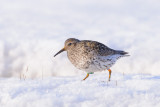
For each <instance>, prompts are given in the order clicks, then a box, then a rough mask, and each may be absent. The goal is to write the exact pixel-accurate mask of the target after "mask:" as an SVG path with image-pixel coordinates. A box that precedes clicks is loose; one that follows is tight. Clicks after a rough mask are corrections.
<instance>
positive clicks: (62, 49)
mask: <svg viewBox="0 0 160 107" xmlns="http://www.w3.org/2000/svg"><path fill="white" fill-rule="evenodd" d="M63 51H65V48H63V49H61V50H60V51H59V52H57V53H56V54H55V55H54V57H55V56H57V55H58V54H60V53H61V52H63Z"/></svg>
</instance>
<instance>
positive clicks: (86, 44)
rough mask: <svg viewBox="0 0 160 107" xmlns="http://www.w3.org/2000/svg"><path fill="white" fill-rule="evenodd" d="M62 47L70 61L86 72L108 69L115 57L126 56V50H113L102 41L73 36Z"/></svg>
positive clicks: (113, 62)
mask: <svg viewBox="0 0 160 107" xmlns="http://www.w3.org/2000/svg"><path fill="white" fill-rule="evenodd" d="M63 49H64V50H66V51H67V56H68V59H69V60H70V61H71V63H72V64H73V65H74V66H75V67H76V68H78V69H80V70H83V71H86V72H87V73H93V72H99V71H103V70H106V69H107V70H109V69H110V67H111V66H112V65H114V64H115V62H116V61H117V59H119V58H120V57H123V56H128V55H127V54H128V53H127V52H124V51H119V50H113V49H111V48H109V47H107V46H105V45H104V44H102V43H99V42H96V41H89V40H82V41H81V40H78V39H75V38H70V39H67V40H66V41H65V48H63ZM59 53H60V52H59ZM59 53H58V54H59ZM56 55H57V54H56ZM56 55H55V56H56Z"/></svg>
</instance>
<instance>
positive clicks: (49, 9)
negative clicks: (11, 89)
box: [0, 0, 160, 78]
mask: <svg viewBox="0 0 160 107" xmlns="http://www.w3.org/2000/svg"><path fill="white" fill-rule="evenodd" d="M159 11H160V2H159V1H149V0H147V1H146V0H140V1H139V0H136V1H127V0H121V1H119V0H113V1H109V0H108V1H106V0H102V1H93V0H88V1H74V0H68V1H65V0H62V1H59V0H54V1H50V0H47V1H43V0H34V1H33V0H27V1H26V0H14V1H12V0H5V1H1V3H0V16H1V17H0V76H1V77H19V75H20V74H21V75H23V74H25V75H27V77H28V78H39V77H41V76H42V74H43V76H44V77H48V76H72V75H79V74H83V73H82V72H81V71H78V70H77V69H75V68H74V67H73V66H72V65H71V63H70V62H69V61H68V59H67V57H66V53H63V54H61V55H59V56H57V57H56V58H53V55H54V54H55V53H56V52H57V51H59V50H60V49H61V48H62V47H63V44H64V41H65V40H66V39H67V38H70V37H75V38H78V39H88V40H97V41H100V42H102V43H104V44H106V45H107V46H109V47H111V48H113V49H119V50H125V51H128V52H129V53H130V55H131V56H130V57H128V58H123V59H121V60H120V61H118V62H117V64H116V65H115V66H114V67H113V68H112V69H113V71H114V72H121V73H122V72H124V73H148V74H152V75H160V72H159V69H160V67H159V65H160V57H158V55H160V48H159V41H160V36H159V34H160V30H159V27H160V23H159V18H160V14H159ZM27 68H28V72H27V74H26V71H27V70H26V69H27Z"/></svg>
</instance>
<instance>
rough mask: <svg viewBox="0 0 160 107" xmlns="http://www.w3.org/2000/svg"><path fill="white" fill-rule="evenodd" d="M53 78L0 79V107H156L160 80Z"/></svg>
mask: <svg viewBox="0 0 160 107" xmlns="http://www.w3.org/2000/svg"><path fill="white" fill-rule="evenodd" d="M84 76H85V75H81V76H78V77H77V76H75V77H52V78H48V79H44V80H40V79H39V80H27V81H23V80H18V79H15V78H10V79H0V105H1V107H13V105H14V106H16V107H73V106H74V107H91V106H94V107H159V106H160V102H159V101H160V92H159V90H160V83H159V80H160V77H157V76H151V75H124V76H123V75H122V74H118V73H113V75H112V81H111V82H107V77H108V76H107V75H103V74H100V75H91V76H90V77H89V78H88V79H87V80H86V81H81V80H82V78H83V77H84Z"/></svg>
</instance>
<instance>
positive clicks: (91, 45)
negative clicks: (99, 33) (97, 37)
mask: <svg viewBox="0 0 160 107" xmlns="http://www.w3.org/2000/svg"><path fill="white" fill-rule="evenodd" d="M81 43H82V44H83V46H84V48H85V50H86V51H88V52H91V51H92V52H93V51H94V53H96V54H97V55H100V56H108V55H113V54H115V53H116V51H115V50H113V49H111V48H109V47H107V46H105V45H104V44H102V43H99V42H96V41H87V40H84V41H82V42H81Z"/></svg>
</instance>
